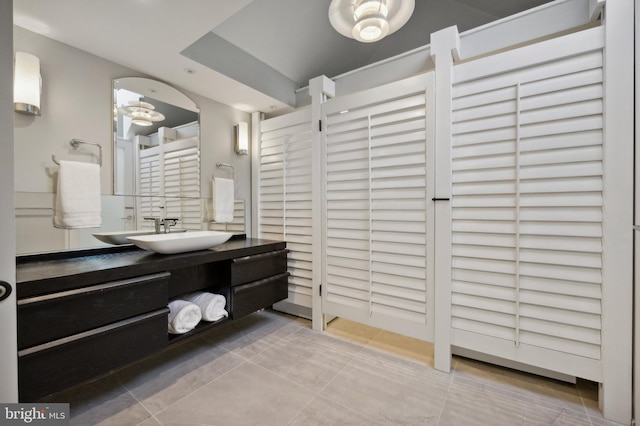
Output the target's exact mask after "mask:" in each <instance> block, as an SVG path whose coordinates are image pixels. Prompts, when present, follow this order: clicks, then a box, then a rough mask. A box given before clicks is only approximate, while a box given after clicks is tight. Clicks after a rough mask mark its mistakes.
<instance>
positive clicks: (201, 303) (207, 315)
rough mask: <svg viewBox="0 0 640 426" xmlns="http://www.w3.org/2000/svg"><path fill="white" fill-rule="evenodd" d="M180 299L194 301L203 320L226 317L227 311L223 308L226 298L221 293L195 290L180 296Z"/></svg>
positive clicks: (216, 319)
mask: <svg viewBox="0 0 640 426" xmlns="http://www.w3.org/2000/svg"><path fill="white" fill-rule="evenodd" d="M181 297H182V299H184V300H188V301H189V302H191V303H195V304H196V305H198V307H199V308H200V311H201V312H202V319H203V320H205V321H218V320H219V319H222V318H224V317H228V316H229V313H228V312H227V311H225V310H224V307H225V306H226V304H227V299H226V298H225V297H224V296H223V295H221V294H213V293H207V292H203V291H196V292H194V293H189V294H185V295H183V296H181Z"/></svg>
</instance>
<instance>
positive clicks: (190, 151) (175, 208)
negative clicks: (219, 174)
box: [138, 137, 202, 230]
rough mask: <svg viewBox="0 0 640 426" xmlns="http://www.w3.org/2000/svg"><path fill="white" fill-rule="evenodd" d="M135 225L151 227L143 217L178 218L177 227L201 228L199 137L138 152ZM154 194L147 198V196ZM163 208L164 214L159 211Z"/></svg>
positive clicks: (171, 142) (151, 224) (150, 223)
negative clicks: (137, 209)
mask: <svg viewBox="0 0 640 426" xmlns="http://www.w3.org/2000/svg"><path fill="white" fill-rule="evenodd" d="M139 174H140V190H139V192H140V194H141V195H143V196H142V197H140V200H139V203H138V205H139V214H138V226H139V227H141V228H152V227H153V223H152V222H150V221H144V219H143V218H144V217H152V216H155V217H158V216H161V215H163V214H164V216H165V217H169V218H178V219H180V221H179V222H178V227H180V228H185V229H192V230H199V229H201V228H202V205H201V201H200V149H199V148H198V138H197V137H191V138H187V139H180V140H175V141H169V142H167V141H165V142H164V143H163V144H161V145H160V146H158V147H154V148H149V149H145V150H142V151H140V173H139ZM147 194H150V195H153V196H151V197H147V196H146V195H147ZM161 207H164V212H162V211H161Z"/></svg>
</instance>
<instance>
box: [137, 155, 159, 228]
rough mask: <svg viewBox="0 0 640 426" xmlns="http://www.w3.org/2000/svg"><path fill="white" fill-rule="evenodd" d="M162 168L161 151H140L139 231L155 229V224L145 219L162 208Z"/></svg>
mask: <svg viewBox="0 0 640 426" xmlns="http://www.w3.org/2000/svg"><path fill="white" fill-rule="evenodd" d="M161 173H162V171H161V167H160V149H159V148H157V147H156V148H149V149H145V150H142V151H140V156H139V170H138V176H139V178H140V181H139V188H138V193H139V194H140V197H138V200H137V203H136V206H137V210H138V213H137V215H136V216H137V222H138V229H153V223H151V222H149V221H145V220H144V218H145V217H152V216H154V215H156V214H157V212H158V211H159V207H160V206H162V199H161V198H160V197H159V196H160V195H161V194H162V176H161Z"/></svg>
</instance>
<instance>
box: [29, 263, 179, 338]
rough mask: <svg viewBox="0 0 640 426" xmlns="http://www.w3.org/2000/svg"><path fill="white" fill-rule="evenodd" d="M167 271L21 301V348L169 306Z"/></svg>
mask: <svg viewBox="0 0 640 426" xmlns="http://www.w3.org/2000/svg"><path fill="white" fill-rule="evenodd" d="M170 275H171V274H169V273H168V272H163V273H159V274H153V275H145V276H141V277H136V278H131V279H127V280H121V281H113V282H108V283H104V284H98V285H94V286H90V287H84V288H81V289H74V290H69V291H63V292H59V293H52V294H47V295H44V296H36V297H30V298H27V299H21V300H18V349H24V348H29V347H31V346H35V345H39V344H41V343H45V342H49V341H52V340H56V339H59V338H62V337H65V336H70V335H73V334H77V333H80V332H83V331H86V330H91V329H93V328H96V327H100V326H103V325H106V324H111V323H113V322H116V321H120V320H123V319H125V318H130V317H133V316H136V315H139V314H143V313H146V312H151V311H154V310H156V309H160V308H163V307H165V306H166V305H167V290H168V282H169V276H170Z"/></svg>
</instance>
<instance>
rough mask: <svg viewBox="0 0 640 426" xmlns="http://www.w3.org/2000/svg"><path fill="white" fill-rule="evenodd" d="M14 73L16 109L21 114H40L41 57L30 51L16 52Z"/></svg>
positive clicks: (14, 102) (14, 103)
mask: <svg viewBox="0 0 640 426" xmlns="http://www.w3.org/2000/svg"><path fill="white" fill-rule="evenodd" d="M13 75H14V77H13V105H14V110H15V111H16V112H19V113H20V114H27V115H40V94H41V91H42V78H41V76H40V59H38V57H37V56H34V55H32V54H30V53H25V52H16V57H15V68H14V72H13Z"/></svg>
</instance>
